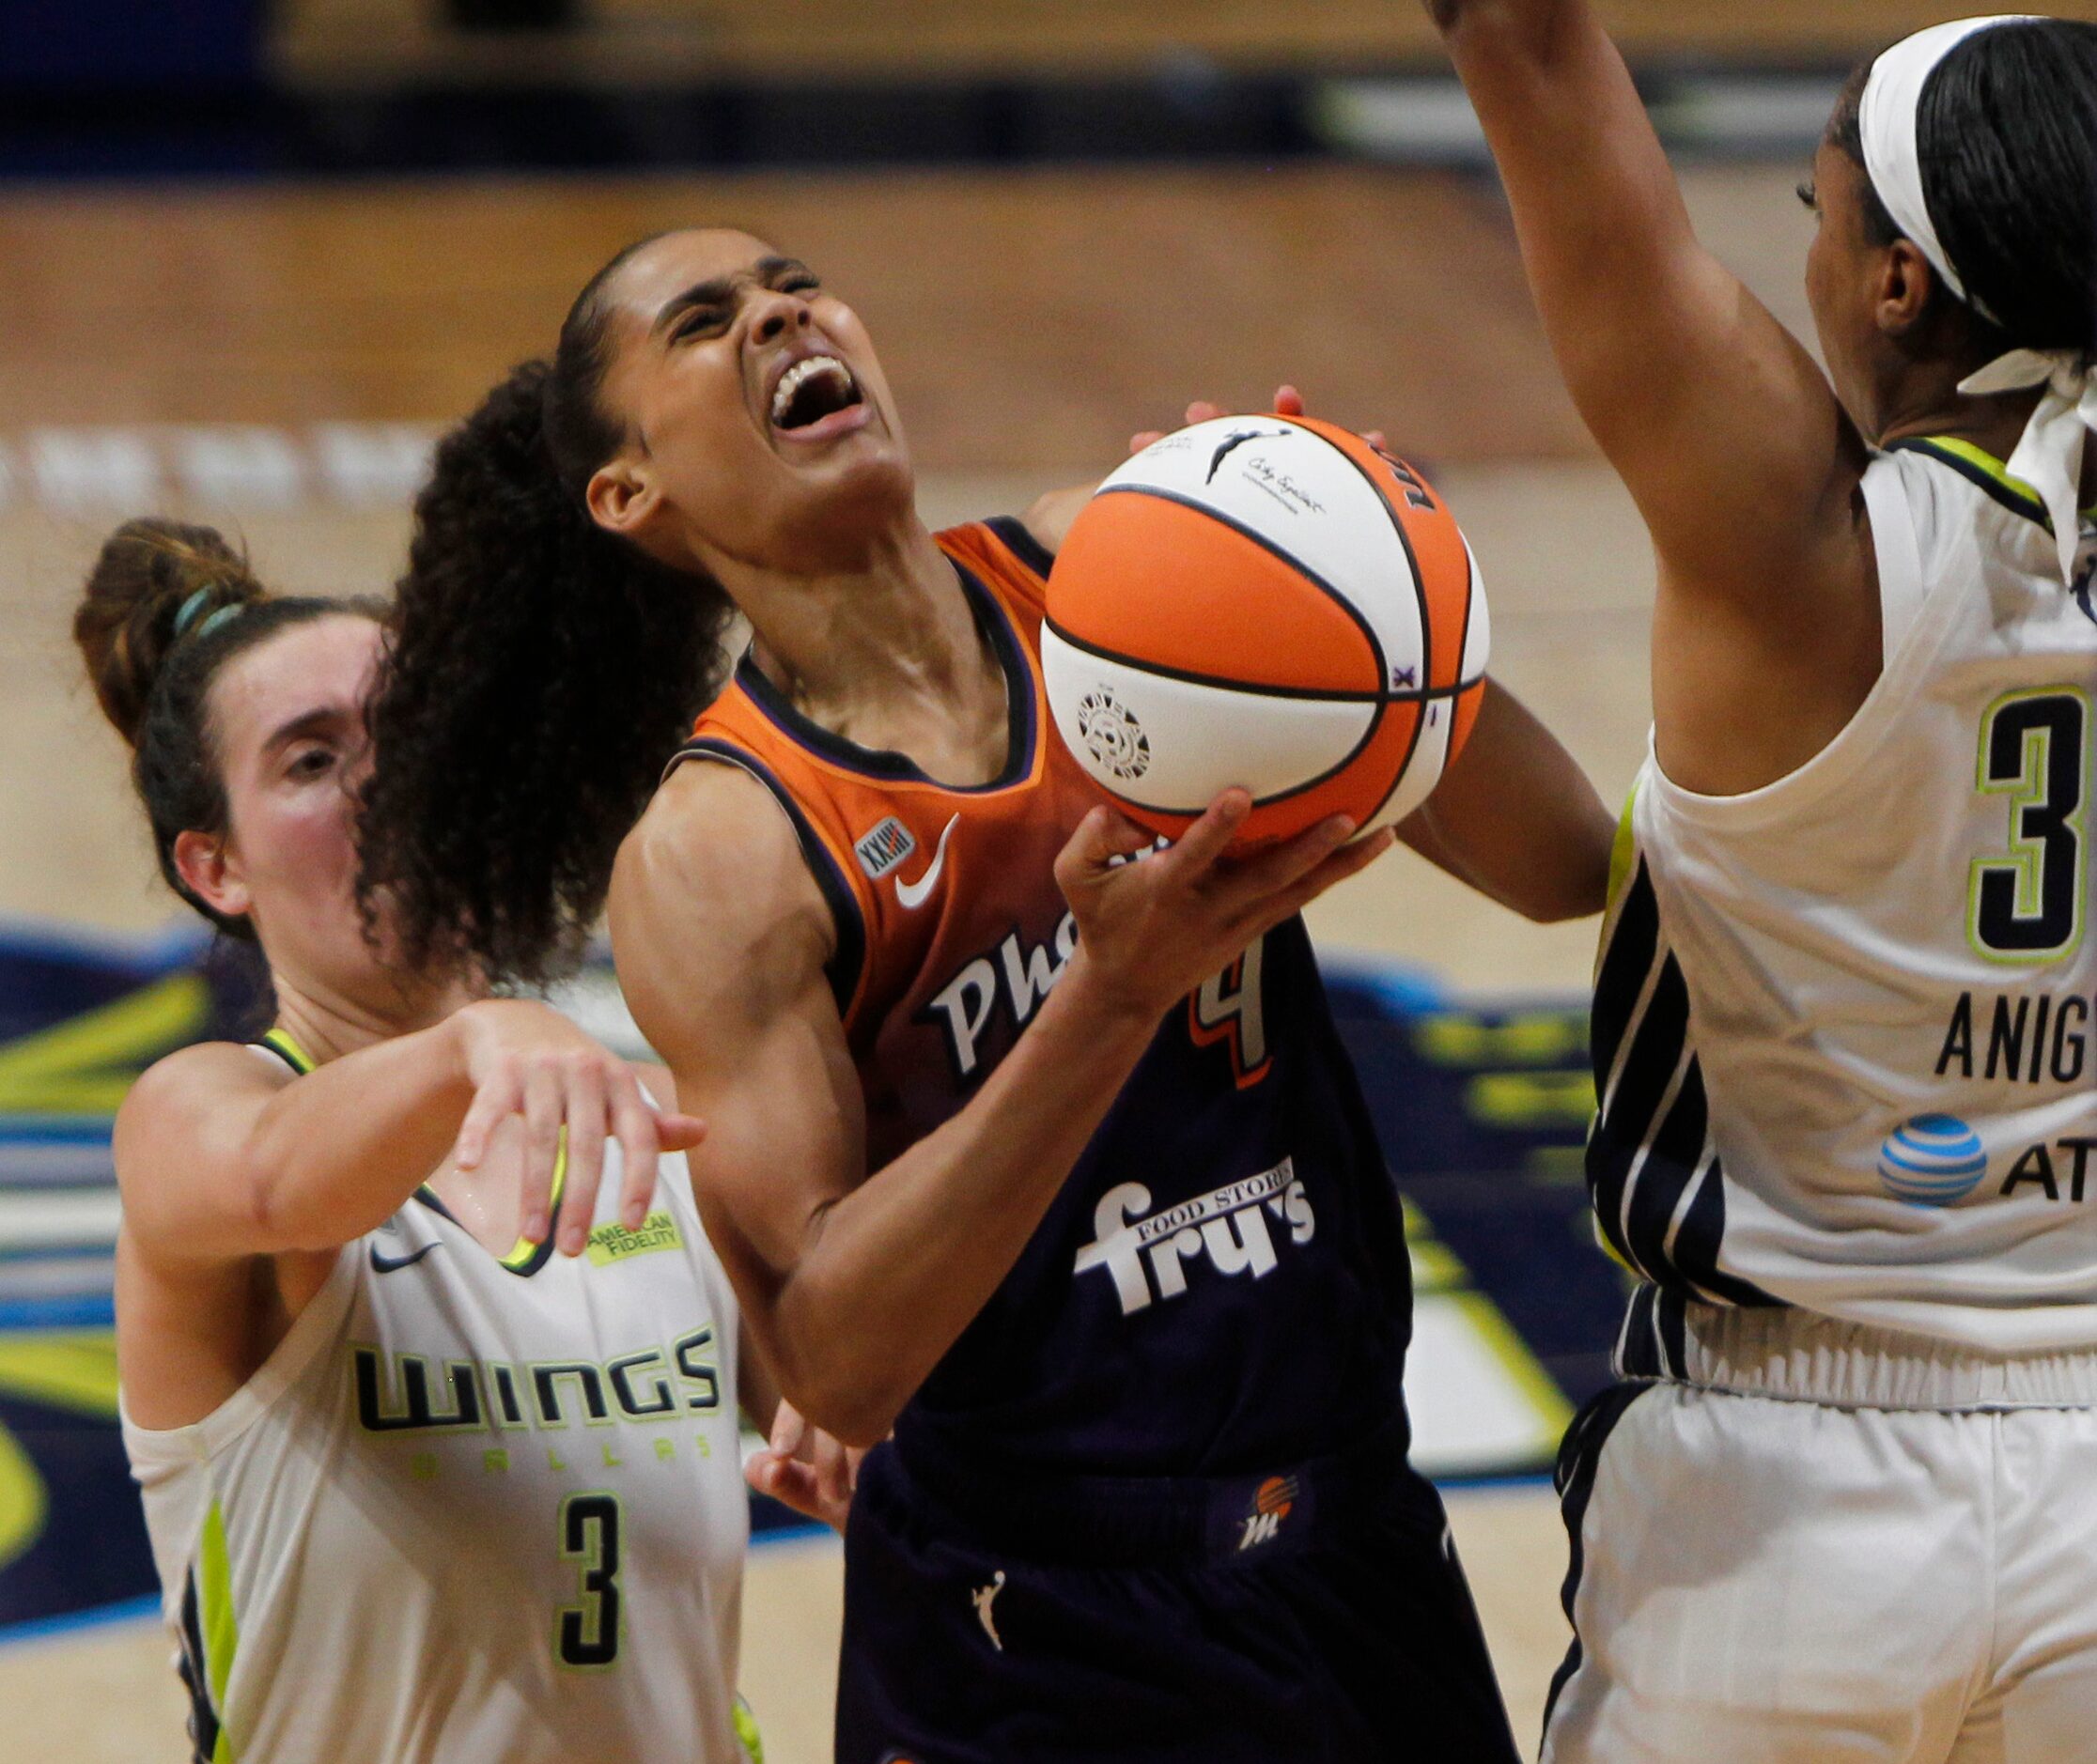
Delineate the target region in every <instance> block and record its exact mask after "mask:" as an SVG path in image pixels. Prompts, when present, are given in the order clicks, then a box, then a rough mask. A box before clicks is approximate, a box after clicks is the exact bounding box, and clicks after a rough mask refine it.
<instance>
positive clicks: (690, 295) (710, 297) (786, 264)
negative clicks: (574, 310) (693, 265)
mask: <svg viewBox="0 0 2097 1764" xmlns="http://www.w3.org/2000/svg"><path fill="white" fill-rule="evenodd" d="M789 271H800V273H801V274H803V275H810V274H813V273H814V271H811V270H810V269H809V267H808V266H807V265H806V264H805V263H803V262H801V260H800V258H799V257H760V258H758V259H757V261H756V263H755V264H754V265H753V267H752V269H751V271H750V272H749V279H750V280H752V281H754V282H761V283H763V284H764V285H765V286H767V287H769V286H771V285H772V284H773V283H774V282H776V281H777V280H778V279H779V278H780V277H781V276H783V275H784V274H786V273H788V272H789ZM742 279H743V278H742V277H741V276H739V275H717V276H713V277H711V278H709V279H708V280H707V281H705V282H694V283H693V284H692V285H691V286H690V287H688V288H687V289H685V291H684V292H683V293H682V294H676V295H673V296H671V298H670V299H669V300H667V301H665V302H663V305H662V310H661V311H660V312H659V313H657V314H656V318H655V323H654V324H653V325H651V326H650V327H649V332H650V334H651V335H656V334H660V333H662V332H664V331H666V330H668V329H669V328H670V326H671V325H672V324H674V323H675V322H676V320H677V319H679V318H680V317H683V316H684V315H685V314H686V313H688V312H690V311H691V309H692V308H693V307H695V306H724V305H726V304H727V302H729V301H730V300H732V299H733V298H734V297H735V292H736V284H737V282H738V281H739V280H742Z"/></svg>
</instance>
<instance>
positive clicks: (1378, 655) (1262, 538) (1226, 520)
mask: <svg viewBox="0 0 2097 1764" xmlns="http://www.w3.org/2000/svg"><path fill="white" fill-rule="evenodd" d="M1370 487H1371V488H1372V489H1374V488H1375V486H1374V485H1371V486H1370ZM1094 495H1095V496H1155V497H1157V500H1158V501H1159V502H1161V503H1178V504H1179V505H1180V506H1181V507H1182V508H1191V509H1193V510H1194V512H1195V513H1196V514H1199V515H1205V516H1206V517H1207V518H1209V519H1211V520H1213V521H1215V522H1216V523H1217V525H1218V526H1219V527H1228V528H1229V529H1230V530H1231V531H1232V532H1233V533H1235V534H1238V535H1239V536H1240V537H1241V538H1245V539H1249V540H1250V541H1251V542H1252V543H1253V544H1254V545H1256V546H1258V547H1259V548H1260V549H1261V550H1263V551H1265V552H1266V553H1267V555H1268V556H1269V557H1272V558H1275V559H1277V560H1279V561H1280V562H1281V563H1282V564H1285V565H1288V567H1289V568H1290V569H1292V570H1294V571H1295V572H1296V573H1297V575H1298V576H1300V577H1302V578H1303V580H1305V581H1307V582H1309V583H1310V584H1311V585H1312V587H1313V588H1315V589H1316V590H1317V591H1318V592H1319V593H1320V594H1322V595H1324V596H1326V598H1327V599H1328V600H1330V601H1331V602H1332V604H1333V605H1334V606H1336V607H1338V608H1339V609H1340V611H1343V612H1344V613H1345V614H1346V615H1347V617H1348V618H1350V619H1352V620H1353V621H1354V626H1355V628H1356V629H1357V630H1358V631H1359V632H1360V633H1361V634H1362V636H1363V637H1364V638H1365V639H1367V641H1368V643H1369V651H1370V654H1371V655H1373V656H1374V657H1375V662H1376V678H1377V679H1379V680H1388V679H1389V678H1390V658H1389V657H1388V656H1386V655H1385V654H1384V646H1383V641H1382V640H1381V639H1380V638H1379V637H1377V635H1376V627H1375V626H1374V625H1372V624H1370V623H1369V621H1368V620H1367V619H1365V618H1363V617H1362V615H1361V610H1360V608H1359V607H1357V606H1356V605H1355V604H1354V602H1353V601H1351V600H1349V599H1348V598H1347V596H1345V595H1344V594H1342V593H1341V592H1340V591H1339V589H1337V588H1335V587H1334V586H1333V585H1332V584H1331V583H1330V582H1328V580H1326V579H1325V578H1324V577H1323V576H1321V575H1319V574H1318V572H1317V571H1316V570H1314V569H1313V568H1312V567H1311V566H1310V565H1308V564H1306V563H1304V562H1303V560H1302V559H1301V558H1297V557H1291V556H1290V555H1289V553H1288V552H1286V551H1284V550H1283V549H1282V548H1281V547H1280V546H1278V545H1276V544H1275V543H1274V541H1273V540H1272V539H1270V538H1268V537H1267V536H1266V534H1264V533H1262V532H1260V531H1259V529H1258V528H1256V527H1249V526H1247V525H1246V524H1245V522H1243V521H1242V520H1238V519H1235V518H1233V517H1231V516H1229V515H1226V514H1224V513H1223V512H1222V510H1220V509H1218V508H1212V507H1210V506H1209V504H1208V503H1204V502H1200V501H1197V500H1196V499H1195V498H1194V497H1191V496H1182V495H1181V494H1180V493H1179V492H1178V491H1176V490H1167V489H1160V488H1159V487H1157V485H1155V484H1103V485H1101V486H1100V487H1099V488H1098V489H1097V490H1095V492H1094ZM1386 506H1387V507H1388V506H1389V504H1388V503H1387V504H1386ZM1400 536H1401V537H1403V536H1404V535H1403V534H1401V535H1400ZM1411 558H1412V549H1411V548H1410V547H1409V546H1408V547H1407V548H1406V560H1407V562H1408V563H1410V562H1411ZM1412 570H1413V576H1414V579H1415V581H1416V584H1417V580H1418V578H1419V575H1420V566H1419V565H1417V564H1414V565H1412ZM1433 677H1434V676H1433V675H1432V674H1429V673H1425V672H1424V671H1423V672H1422V673H1421V678H1422V679H1432V678H1433Z"/></svg>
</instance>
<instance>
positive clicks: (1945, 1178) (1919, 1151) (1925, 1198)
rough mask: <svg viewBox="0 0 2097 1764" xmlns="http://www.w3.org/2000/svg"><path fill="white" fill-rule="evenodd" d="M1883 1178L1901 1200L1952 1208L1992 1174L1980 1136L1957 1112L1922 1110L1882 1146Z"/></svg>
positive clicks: (1880, 1152)
mask: <svg viewBox="0 0 2097 1764" xmlns="http://www.w3.org/2000/svg"><path fill="white" fill-rule="evenodd" d="M1878 1173H1879V1181H1881V1182H1882V1183H1884V1184H1886V1186H1887V1191H1888V1192H1889V1193H1890V1194H1891V1195H1892V1196H1893V1197H1894V1199H1898V1200H1905V1201H1907V1202H1909V1203H1910V1204H1911V1205H1914V1206H1918V1207H1948V1206H1949V1205H1951V1203H1952V1202H1953V1201H1955V1200H1964V1199H1965V1198H1966V1196H1968V1195H1969V1194H1971V1193H1972V1192H1973V1191H1974V1189H1975V1188H1976V1187H1977V1186H1979V1184H1980V1182H1981V1178H1982V1177H1983V1176H1985V1175H1986V1174H1987V1173H1988V1154H1987V1152H1986V1151H1985V1150H1984V1149H1983V1148H1982V1146H1981V1136H1980V1135H1979V1134H1977V1133H1975V1132H1974V1131H1973V1129H1972V1128H1971V1127H1969V1126H1967V1125H1966V1124H1965V1122H1963V1121H1961V1120H1960V1119H1959V1118H1958V1117H1957V1116H1956V1115H1918V1116H1916V1118H1915V1119H1914V1120H1913V1121H1911V1122H1907V1123H1906V1124H1905V1125H1904V1126H1902V1127H1899V1128H1896V1129H1895V1130H1894V1132H1893V1133H1892V1134H1890V1135H1889V1136H1887V1141H1886V1143H1885V1144H1884V1145H1882V1146H1880V1147H1879V1155H1878Z"/></svg>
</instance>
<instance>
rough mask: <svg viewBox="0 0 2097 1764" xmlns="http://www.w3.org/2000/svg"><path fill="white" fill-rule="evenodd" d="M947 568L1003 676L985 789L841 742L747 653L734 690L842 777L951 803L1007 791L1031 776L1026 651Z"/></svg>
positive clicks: (994, 608) (968, 579) (967, 582)
mask: <svg viewBox="0 0 2097 1764" xmlns="http://www.w3.org/2000/svg"><path fill="white" fill-rule="evenodd" d="M948 562H949V563H952V564H954V572H955V575H956V576H957V577H959V578H960V580H961V590H962V593H963V594H965V595H966V596H968V600H969V610H970V611H971V612H973V613H974V614H975V622H976V628H977V629H979V630H980V631H982V632H983V634H984V635H985V636H986V637H987V638H988V639H989V640H990V647H991V650H992V652H993V653H994V654H995V655H996V656H997V658H998V666H999V667H1000V668H1001V669H1002V671H1003V673H1004V682H1005V732H1006V733H1005V759H1004V765H1003V766H1002V767H1001V768H1000V769H999V772H998V775H997V776H996V777H995V778H993V779H992V780H991V781H989V782H988V783H986V784H949V783H945V782H942V781H940V780H939V779H937V778H931V777H928V776H926V774H925V773H924V771H922V770H920V769H919V767H918V765H917V763H916V762H915V761H914V760H912V759H910V758H909V757H908V756H907V755H905V754H901V753H897V752H895V751H893V750H877V749H874V748H862V747H861V746H860V745H859V743H858V742H856V741H847V740H846V739H845V737H844V736H843V735H837V734H835V733H833V732H832V731H831V730H829V729H826V728H824V727H823V726H822V724H820V723H818V722H815V721H813V720H810V719H809V718H807V717H804V716H802V715H801V714H800V711H798V710H796V709H795V708H794V707H793V705H791V704H788V703H787V702H786V700H785V698H784V695H783V694H782V693H781V692H780V690H779V689H778V688H777V687H776V686H774V685H773V684H772V683H771V682H770V681H769V680H768V679H767V678H766V677H765V672H764V670H763V669H762V668H760V667H759V666H758V665H757V662H756V658H755V657H754V655H753V652H752V651H750V650H748V649H746V650H744V651H743V654H742V659H741V660H740V661H738V663H737V664H736V684H737V685H738V686H739V687H741V688H742V689H743V690H744V691H745V692H747V693H748V694H749V695H750V701H751V703H752V704H755V705H756V706H757V708H758V709H759V710H760V711H762V712H763V713H764V715H765V717H766V719H767V720H769V722H770V723H771V724H772V725H773V727H775V728H776V729H778V731H779V732H780V734H782V735H784V736H786V738H787V739H788V740H790V741H794V742H797V743H799V744H800V746H801V747H804V748H808V749H810V750H813V751H814V752H816V753H819V754H821V755H822V756H823V758H824V759H826V760H828V761H830V762H831V764H832V765H833V766H844V767H845V768H846V769H847V771H854V772H860V773H862V774H863V775H865V776H866V777H869V778H882V779H889V780H892V781H904V782H908V783H913V784H931V785H932V786H934V787H935V788H936V789H940V790H944V791H947V792H948V793H950V794H951V795H953V796H956V797H973V796H983V795H986V793H988V792H990V791H993V790H1009V789H1010V788H1011V787H1012V786H1013V785H1014V784H1017V783H1019V782H1021V781H1023V780H1024V779H1025V778H1026V777H1027V775H1028V774H1029V773H1030V772H1032V771H1033V763H1034V730H1035V726H1036V719H1035V717H1034V687H1033V670H1032V669H1030V668H1029V667H1028V666H1027V656H1026V649H1025V646H1024V645H1023V644H1022V643H1021V642H1020V641H1019V633H1018V632H1017V631H1016V630H1014V629H1013V628H1012V620H1011V619H1010V618H1009V617H1008V616H1007V615H1006V612H1005V610H1004V606H1003V604H1002V602H1001V601H1000V600H999V599H998V597H997V596H996V595H994V594H992V593H991V592H990V590H989V589H987V588H986V587H985V586H984V585H983V583H982V582H981V581H979V580H977V579H976V575H975V572H974V571H972V570H971V569H970V568H968V566H967V565H963V564H961V563H958V562H956V561H955V560H954V559H952V558H949V559H948Z"/></svg>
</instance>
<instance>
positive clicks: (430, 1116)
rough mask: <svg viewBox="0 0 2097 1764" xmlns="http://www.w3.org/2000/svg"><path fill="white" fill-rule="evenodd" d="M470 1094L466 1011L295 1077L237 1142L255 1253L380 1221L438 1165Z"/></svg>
mask: <svg viewBox="0 0 2097 1764" xmlns="http://www.w3.org/2000/svg"><path fill="white" fill-rule="evenodd" d="M473 1100H474V1087H473V1084H472V1081H471V1080H470V1079H469V1077H468V1075H467V1070H466V1059H465V1052H464V1037H463V1034H462V1032H461V1029H460V1027H459V1020H458V1015H456V1014H455V1015H453V1016H451V1017H448V1018H446V1019H445V1020H444V1021H443V1022H442V1023H439V1024H437V1025H436V1026H434V1027H433V1028H430V1029H422V1030H419V1031H417V1032H416V1033H414V1034H412V1035H403V1036H399V1037H397V1038H396V1039H394V1040H391V1041H386V1042H381V1043H380V1044H377V1045H376V1046H372V1047H366V1048H363V1049H360V1050H359V1051H358V1052H356V1053H353V1054H349V1055H346V1056H345V1057H344V1058H342V1059H340V1060H331V1061H330V1062H329V1063H328V1064H326V1065H324V1066H322V1067H320V1068H319V1069H318V1071H315V1072H312V1073H309V1074H307V1075H305V1076H303V1077H302V1078H300V1079H299V1080H298V1081H297V1082H296V1083H294V1084H289V1085H287V1086H286V1087H285V1088H284V1089H283V1090H282V1091H279V1092H278V1093H277V1094H276V1096H274V1097H273V1098H272V1100H271V1101H270V1102H269V1103H268V1104H267V1105H266V1106H264V1107H263V1109H262V1110H261V1112H260V1114H259V1115H258V1116H257V1117H256V1122H255V1124H254V1126H253V1128H252V1129H251V1130H250V1132H249V1134H248V1136H247V1138H246V1142H245V1143H244V1145H243V1146H242V1148H241V1168H240V1179H241V1183H242V1185H243V1189H244V1191H245V1193H246V1195H247V1196H248V1198H249V1202H250V1210H251V1212H252V1215H253V1219H254V1225H255V1230H256V1240H257V1241H256V1244H255V1245H254V1246H253V1248H254V1250H255V1251H256V1252H265V1251H271V1250H283V1249H324V1248H329V1247H332V1246H334V1245H337V1244H346V1243H348V1242H349V1241H350V1240H351V1239H352V1238H356V1237H360V1236H362V1235H363V1234H364V1233H365V1231H368V1230H374V1229H375V1228H376V1227H378V1226H379V1225H381V1224H383V1223H384V1222H385V1220H386V1219H388V1218H389V1217H391V1216H392V1215H393V1214H394V1212H395V1211H396V1209H397V1208H398V1207H399V1206H400V1204H401V1203H402V1202H403V1201H404V1200H406V1199H408V1197H409V1196H410V1195H412V1193H413V1192H414V1191H415V1189H416V1187H417V1186H418V1185H419V1184H421V1183H422V1182H423V1181H424V1180H425V1179H426V1178H427V1176H428V1175H429V1174H430V1172H431V1171H432V1170H434V1169H435V1168H437V1166H438V1165H439V1164H441V1163H442V1162H443V1159H444V1155H445V1153H447V1152H449V1151H450V1149H451V1145H452V1141H453V1139H454V1138H455V1137H457V1136H458V1129H459V1125H460V1123H461V1122H463V1121H464V1119H465V1116H466V1111H467V1109H468V1108H469V1107H470V1106H472V1104H473Z"/></svg>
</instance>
